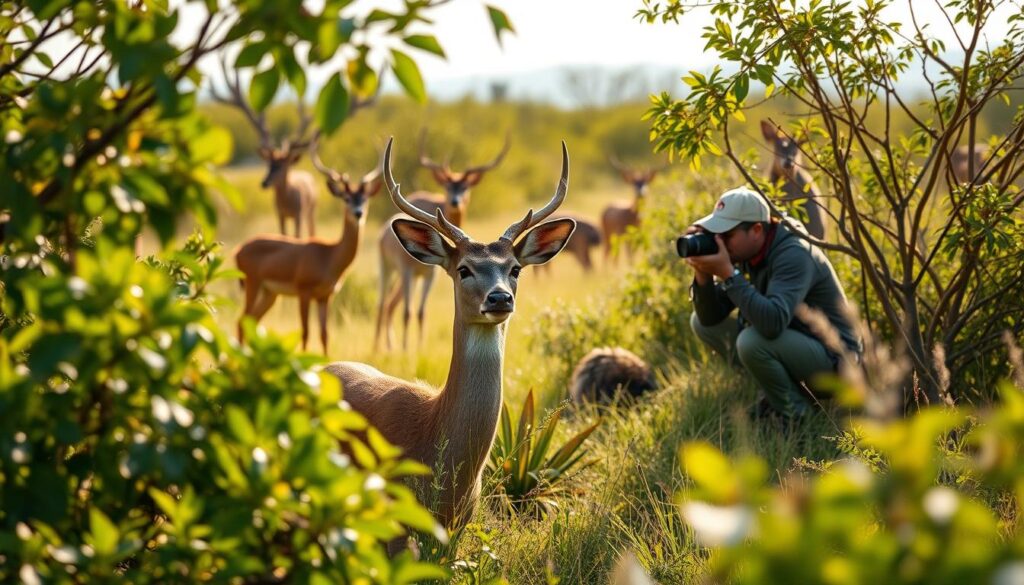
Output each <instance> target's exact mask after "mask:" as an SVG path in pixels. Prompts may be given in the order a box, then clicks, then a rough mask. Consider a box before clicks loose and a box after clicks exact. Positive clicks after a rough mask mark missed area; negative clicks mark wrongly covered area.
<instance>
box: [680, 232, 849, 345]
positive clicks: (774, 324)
mask: <svg viewBox="0 0 1024 585" xmlns="http://www.w3.org/2000/svg"><path fill="white" fill-rule="evenodd" d="M739 268H740V270H742V271H743V272H744V273H745V274H746V275H747V278H748V279H749V280H744V281H743V282H740V283H737V284H735V285H734V286H732V287H730V288H729V290H728V291H723V290H722V288H721V284H716V283H714V282H712V281H709V282H708V283H707V284H705V285H703V286H700V285H698V284H697V282H696V280H695V281H694V283H693V287H692V294H693V305H694V309H695V310H696V313H697V319H698V320H699V321H700V322H701V324H702V325H706V326H711V325H716V324H718V323H720V322H722V320H724V319H725V318H726V317H728V316H729V314H730V313H732V311H733V309H736V308H739V310H740V321H741V322H743V323H744V325H749V326H751V327H753V328H754V329H756V330H757V332H758V333H760V334H761V335H763V336H765V337H766V338H768V339H774V338H776V337H778V336H779V335H781V334H782V332H783V331H784V330H785V329H786V328H790V329H794V330H796V331H799V332H800V333H803V334H805V335H809V336H811V337H816V336H815V335H814V334H813V333H811V330H810V328H809V327H808V326H807V325H806V324H805V323H803V322H802V321H800V319H798V318H797V317H796V316H794V314H793V313H794V311H795V310H796V307H797V305H799V304H800V303H806V304H807V306H809V307H811V308H813V309H817V310H819V311H821V312H823V313H824V314H825V316H826V317H828V320H829V322H831V323H832V326H833V327H835V328H836V330H837V331H838V332H839V336H840V338H841V339H842V340H843V343H844V344H845V345H846V347H847V348H849V349H850V350H851V351H854V352H857V353H859V352H860V350H861V344H860V340H859V339H858V338H857V335H856V333H855V332H854V329H853V326H852V325H851V324H850V323H849V322H848V321H847V319H846V316H845V314H844V313H843V306H844V305H845V304H846V302H847V301H846V294H845V293H844V292H843V287H842V285H841V284H840V283H839V277H838V276H836V271H835V269H834V268H832V264H831V263H830V262H829V261H828V258H827V257H826V256H825V253H824V252H822V251H821V249H819V248H818V247H817V246H813V245H811V244H810V242H808V241H807V240H804V239H802V238H800V237H798V236H795V235H793V233H792V232H790V229H789V228H788V227H787V226H785V225H783V224H778V225H777V227H776V228H775V236H774V238H773V240H772V242H771V244H770V245H769V247H768V252H767V254H766V255H765V257H764V258H763V259H762V260H761V261H760V262H759V263H758V265H757V266H751V265H750V264H749V263H747V262H744V263H743V264H742V265H741V266H740V267H739ZM830 353H831V352H830Z"/></svg>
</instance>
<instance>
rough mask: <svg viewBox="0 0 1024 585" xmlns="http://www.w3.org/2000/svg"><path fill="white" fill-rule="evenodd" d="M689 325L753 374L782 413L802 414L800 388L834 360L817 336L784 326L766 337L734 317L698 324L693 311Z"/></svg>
mask: <svg viewBox="0 0 1024 585" xmlns="http://www.w3.org/2000/svg"><path fill="white" fill-rule="evenodd" d="M690 327H692V328H693V331H694V333H696V334H697V337H699V338H700V340H701V341H703V342H704V343H705V344H707V345H708V346H709V347H710V348H711V349H713V350H714V351H715V352H716V353H718V354H719V355H721V356H723V357H724V358H725V359H726V360H727V361H729V362H730V363H736V360H737V359H738V360H739V362H740V364H742V365H743V367H744V368H745V369H746V370H747V372H749V373H750V375H751V376H753V377H754V380H755V381H757V384H758V385H759V386H760V387H761V390H763V391H764V394H765V397H766V398H767V399H768V402H769V404H771V405H772V408H774V409H775V410H777V411H779V413H780V414H782V415H783V416H794V415H799V414H803V413H804V412H805V411H806V410H807V408H808V405H809V401H808V396H807V391H806V390H804V389H803V388H801V386H800V382H804V383H805V384H807V383H810V382H811V381H813V379H814V377H815V376H816V375H818V374H821V373H828V372H832V371H834V367H835V365H834V363H833V362H832V358H831V357H830V356H829V354H828V352H827V351H825V346H824V345H823V344H822V343H821V342H820V341H818V340H817V339H815V338H813V337H810V336H808V335H804V334H803V333H800V332H798V331H795V330H793V329H786V330H784V331H783V332H782V334H781V335H779V336H778V337H776V338H775V339H768V338H767V337H765V336H763V335H761V334H760V333H758V332H757V330H756V329H754V328H753V327H745V328H744V329H743V330H742V331H741V330H740V328H739V323H738V322H737V320H736V318H735V317H729V318H727V319H725V320H724V321H722V322H721V323H718V324H717V325H711V326H706V325H702V324H701V323H700V321H699V320H698V319H697V314H696V313H694V314H692V315H691V316H690Z"/></svg>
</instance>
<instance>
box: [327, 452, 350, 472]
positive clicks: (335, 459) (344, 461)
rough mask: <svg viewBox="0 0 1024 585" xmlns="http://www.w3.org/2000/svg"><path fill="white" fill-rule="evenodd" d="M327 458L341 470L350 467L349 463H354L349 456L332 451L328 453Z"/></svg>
mask: <svg viewBox="0 0 1024 585" xmlns="http://www.w3.org/2000/svg"><path fill="white" fill-rule="evenodd" d="M327 458H328V459H330V460H331V463H333V464H335V465H337V466H338V467H341V468H345V467H348V465H349V463H351V462H352V459H351V458H350V457H349V456H348V455H346V454H344V453H338V452H337V451H331V452H330V453H328V454H327Z"/></svg>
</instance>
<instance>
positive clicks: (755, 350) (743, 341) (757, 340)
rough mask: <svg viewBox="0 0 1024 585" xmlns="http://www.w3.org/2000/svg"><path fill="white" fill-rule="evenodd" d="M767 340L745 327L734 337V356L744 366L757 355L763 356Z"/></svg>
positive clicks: (754, 330)
mask: <svg viewBox="0 0 1024 585" xmlns="http://www.w3.org/2000/svg"><path fill="white" fill-rule="evenodd" d="M768 343H769V340H768V339H767V338H766V337H765V336H764V335H761V334H760V333H758V331H757V329H754V328H753V327H746V328H744V329H743V331H740V334H739V335H738V336H736V354H737V355H738V356H739V358H740V361H741V362H743V363H744V364H746V363H749V361H750V360H751V359H755V358H756V357H757V356H759V355H763V352H764V349H765V347H766V346H767V345H768Z"/></svg>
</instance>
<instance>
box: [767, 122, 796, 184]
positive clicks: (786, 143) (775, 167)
mask: <svg viewBox="0 0 1024 585" xmlns="http://www.w3.org/2000/svg"><path fill="white" fill-rule="evenodd" d="M761 134H762V135H763V136H764V139H765V141H766V142H768V145H769V146H771V147H772V153H773V155H774V159H773V160H772V174H774V175H779V176H782V177H785V178H786V179H793V177H794V175H795V173H796V169H797V168H798V167H800V166H801V165H803V155H802V154H801V152H800V146H801V145H802V144H803V143H804V142H806V138H794V137H791V136H788V135H787V134H786V133H785V132H783V131H782V129H781V128H779V127H778V126H776V125H775V124H772V123H771V122H770V121H768V120H761Z"/></svg>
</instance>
